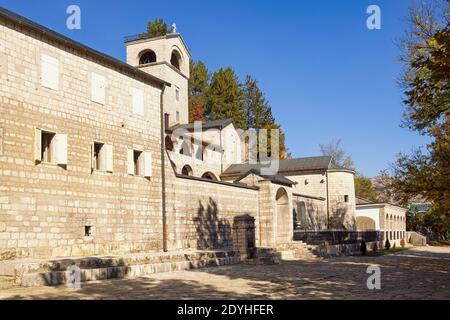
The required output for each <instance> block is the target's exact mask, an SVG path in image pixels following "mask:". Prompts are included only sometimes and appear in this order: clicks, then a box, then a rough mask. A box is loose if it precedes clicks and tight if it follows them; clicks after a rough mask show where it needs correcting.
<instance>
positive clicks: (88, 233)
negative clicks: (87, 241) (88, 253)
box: [84, 226, 92, 237]
mask: <svg viewBox="0 0 450 320" xmlns="http://www.w3.org/2000/svg"><path fill="white" fill-rule="evenodd" d="M84 236H85V237H91V236H92V227H91V226H85V227H84Z"/></svg>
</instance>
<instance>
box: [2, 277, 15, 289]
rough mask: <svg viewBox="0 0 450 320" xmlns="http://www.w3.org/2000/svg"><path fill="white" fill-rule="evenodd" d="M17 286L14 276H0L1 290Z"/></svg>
mask: <svg viewBox="0 0 450 320" xmlns="http://www.w3.org/2000/svg"><path fill="white" fill-rule="evenodd" d="M14 287H17V285H16V281H15V277H14V276H0V290H6V289H12V288H14Z"/></svg>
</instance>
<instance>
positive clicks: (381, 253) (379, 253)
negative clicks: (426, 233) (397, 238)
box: [361, 248, 409, 257]
mask: <svg viewBox="0 0 450 320" xmlns="http://www.w3.org/2000/svg"><path fill="white" fill-rule="evenodd" d="M405 250H409V248H395V249H393V248H391V249H390V250H386V249H382V250H377V251H368V252H367V253H366V255H365V256H366V257H381V256H387V255H389V254H394V253H397V252H401V251H405ZM361 257H363V255H361Z"/></svg>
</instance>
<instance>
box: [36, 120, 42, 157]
mask: <svg viewBox="0 0 450 320" xmlns="http://www.w3.org/2000/svg"><path fill="white" fill-rule="evenodd" d="M34 160H35V161H39V162H40V161H42V131H41V129H38V128H35V129H34Z"/></svg>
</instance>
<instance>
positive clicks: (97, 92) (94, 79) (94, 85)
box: [91, 72, 106, 104]
mask: <svg viewBox="0 0 450 320" xmlns="http://www.w3.org/2000/svg"><path fill="white" fill-rule="evenodd" d="M105 88H106V80H105V77H104V76H101V75H99V74H96V73H94V72H92V74H91V99H92V101H94V102H97V103H100V104H105Z"/></svg>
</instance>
